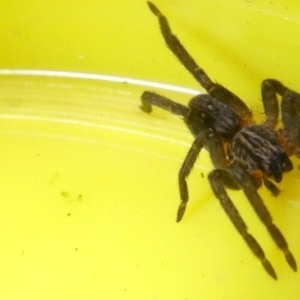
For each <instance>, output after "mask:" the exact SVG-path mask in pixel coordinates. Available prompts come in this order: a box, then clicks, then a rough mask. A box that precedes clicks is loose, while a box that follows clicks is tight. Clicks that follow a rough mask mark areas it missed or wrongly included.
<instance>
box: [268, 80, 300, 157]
mask: <svg viewBox="0 0 300 300" xmlns="http://www.w3.org/2000/svg"><path fill="white" fill-rule="evenodd" d="M276 94H278V95H280V96H281V97H282V100H281V117H282V123H283V128H284V129H280V130H278V131H277V132H278V135H279V138H280V141H281V144H282V146H283V147H284V148H285V150H286V152H287V153H288V155H289V156H291V155H296V156H297V157H300V151H299V147H300V118H299V112H300V94H298V93H296V92H294V91H292V90H290V89H289V88H287V87H286V86H284V85H283V84H282V83H281V82H280V81H278V80H275V79H266V80H264V81H263V83H262V99H263V104H264V110H265V113H266V117H267V120H266V122H265V123H266V124H268V125H269V126H271V127H272V128H275V126H276V124H277V119H278V116H279V105H278V99H277V95H276Z"/></svg>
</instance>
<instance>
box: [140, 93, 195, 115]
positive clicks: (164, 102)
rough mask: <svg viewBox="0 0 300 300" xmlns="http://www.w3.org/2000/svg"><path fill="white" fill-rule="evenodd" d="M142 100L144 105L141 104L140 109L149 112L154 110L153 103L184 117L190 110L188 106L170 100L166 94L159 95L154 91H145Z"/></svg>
mask: <svg viewBox="0 0 300 300" xmlns="http://www.w3.org/2000/svg"><path fill="white" fill-rule="evenodd" d="M141 100H142V105H141V106H140V109H141V110H142V111H143V112H145V113H148V114H149V113H151V111H152V105H155V106H157V107H160V108H162V109H165V110H168V111H170V112H171V113H172V114H175V115H179V116H182V117H185V116H186V115H187V114H188V113H189V111H190V109H189V108H188V107H187V106H185V105H183V104H180V103H177V102H175V101H173V100H170V99H168V98H166V97H164V96H161V95H158V94H156V93H154V92H149V91H145V92H144V93H143V94H142V96H141Z"/></svg>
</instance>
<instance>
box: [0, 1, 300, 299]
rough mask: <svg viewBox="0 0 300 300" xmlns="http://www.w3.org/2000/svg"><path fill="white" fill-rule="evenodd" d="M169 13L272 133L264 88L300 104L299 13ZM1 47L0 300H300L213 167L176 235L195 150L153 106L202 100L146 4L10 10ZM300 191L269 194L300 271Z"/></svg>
mask: <svg viewBox="0 0 300 300" xmlns="http://www.w3.org/2000/svg"><path fill="white" fill-rule="evenodd" d="M155 4H156V5H157V6H158V7H159V8H160V9H161V10H162V12H163V13H164V14H165V15H166V16H167V17H168V19H169V21H170V23H171V26H172V29H173V30H174V32H175V33H176V34H177V35H178V36H179V37H180V39H181V41H182V42H183V43H184V45H185V46H186V47H187V48H188V50H189V51H190V52H191V53H192V54H193V56H194V57H195V59H196V60H197V61H198V63H199V64H200V65H201V66H202V67H203V68H205V70H207V72H208V73H209V74H210V76H211V77H212V78H213V79H216V80H217V81H218V82H220V83H222V84H224V85H226V86H227V87H229V88H231V89H232V90H233V91H235V92H236V93H237V94H238V95H240V96H241V97H243V99H245V101H246V103H247V104H249V106H250V107H251V109H252V110H253V112H254V115H255V116H256V118H257V119H258V120H261V119H262V118H263V115H262V111H263V110H262V104H261V101H260V83H261V81H262V80H263V79H264V78H269V77H273V78H277V79H279V80H282V81H283V82H284V83H285V84H286V85H288V86H290V87H292V88H295V89H296V90H298V91H299V90H300V84H299V78H300V61H299V48H300V41H299V36H300V24H299V19H300V5H299V4H297V1H292V0H289V1H287V0H281V1H276V0H274V1H263V0H256V1H246V0H244V1H242V0H223V1H221V0H220V1H217V0H210V1H206V0H205V1H204V0H203V1H199V0H190V1H186V0H178V1H171V0H164V1H163V0H157V1H155ZM0 41H1V48H0V145H1V147H0V162H1V163H0V165H1V172H0V182H1V185H0V199H1V200H0V228H1V231H0V240H1V247H0V270H1V272H0V283H1V288H0V299H6V300H8V299H14V300H15V299H24V300H25V299H30V300H35V299H51V300H53V299H72V300H77V299H130V300H132V299H149V300H158V299H163V300H168V299H170V300H177V299H178V300H179V299H181V300H183V299H189V300H192V299H195V300H198V299H202V300H206V299H214V300H219V299H251V300H253V299H256V300H260V299H299V295H300V285H299V280H300V275H299V272H298V273H294V272H293V271H292V270H291V269H290V268H289V266H288V265H287V263H286V262H285V259H284V257H283V254H282V253H281V251H279V250H278V249H277V247H276V245H275V244H274V243H273V241H272V240H271V238H270V237H269V235H268V233H267V232H266V230H265V228H264V226H263V225H262V224H261V223H260V221H259V220H258V218H257V217H256V216H255V214H254V212H253V211H252V209H251V207H250V205H249V204H248V203H247V201H246V199H245V198H244V196H243V194H242V192H230V196H231V197H232V199H233V200H234V201H235V203H236V205H237V206H238V208H239V210H240V212H241V214H242V216H243V217H244V218H245V220H246V223H247V224H248V227H249V228H250V231H251V233H252V234H253V235H254V236H255V237H256V238H257V239H258V241H259V242H260V243H261V245H262V247H263V249H264V250H265V252H266V255H267V257H268V258H269V259H270V261H271V262H272V264H273V266H274V268H275V269H276V272H277V275H278V277H279V280H278V281H277V282H275V281H274V280H272V279H271V278H270V277H269V276H268V275H267V274H266V272H265V271H264V270H263V268H262V267H261V265H260V263H259V261H258V260H257V259H256V258H255V257H254V256H253V255H252V253H251V252H250V251H249V250H248V248H247V247H246V245H245V243H244V241H243V240H242V239H241V237H240V236H239V235H238V233H237V232H236V231H235V229H234V228H233V226H232V225H231V223H230V221H229V220H228V219H227V217H226V216H225V214H224V212H223V211H222V209H221V207H220V205H219V203H218V201H217V200H216V199H215V198H214V196H213V195H212V192H211V190H210V188H209V186H208V182H207V174H208V172H209V171H210V170H211V169H212V167H211V163H210V161H209V158H208V155H207V153H205V152H203V153H201V155H200V157H199V160H198V162H197V165H196V166H195V168H194V170H193V173H192V174H191V176H190V177H189V179H188V185H189V189H190V203H189V205H188V209H187V212H186V215H185V216H184V219H183V220H182V222H181V223H176V222H175V215H176V211H177V207H178V204H179V192H178V186H177V173H178V170H179V168H180V166H181V163H182V161H183V158H184V157H185V155H186V153H187V151H188V149H189V146H190V144H191V142H192V137H191V135H190V134H189V132H188V130H187V129H186V128H185V126H184V124H183V123H182V121H181V120H180V119H179V118H178V117H176V116H173V115H170V114H169V113H168V112H165V111H161V110H159V109H154V111H153V113H152V114H150V115H146V114H143V113H142V112H141V111H140V110H139V108H138V106H139V101H140V100H139V97H140V94H141V93H142V92H143V91H144V90H146V89H150V90H155V91H157V92H160V93H162V94H164V95H166V96H168V97H170V98H172V99H174V100H176V101H180V102H182V103H187V101H188V99H189V98H190V97H191V95H189V94H188V93H182V92H178V91H177V92H176V91H171V90H168V89H166V88H159V87H155V86H154V85H153V84H151V82H159V83H166V84H172V85H174V86H182V87H187V88H191V89H194V90H195V89H199V90H200V87H199V86H198V84H197V83H196V82H195V81H194V80H193V78H191V76H190V74H188V73H187V72H186V71H185V70H184V69H183V67H182V66H181V65H180V64H179V63H178V61H177V60H176V59H175V58H174V57H173V55H172V54H171V53H170V51H169V50H168V49H167V48H166V47H165V44H164V42H163V40H162V37H161V35H160V33H159V29H158V23H157V20H156V18H155V17H154V16H153V14H151V12H150V11H149V9H148V7H147V5H146V1H141V0H139V1H137V0H126V1H123V0H122V1H121V0H111V1H101V0H100V1H99V0H97V1H96V0H90V1H73V2H72V1H71V2H70V1H65V0H60V1H54V0H50V1H40V0H31V1H29V0H25V1H2V3H1V9H0ZM37 71H41V72H37ZM58 71H60V72H65V73H59V72H58ZM90 74H98V75H99V74H100V75H110V76H115V77H114V79H116V78H117V77H118V78H119V79H118V80H119V81H118V80H117V79H116V80H117V81H115V82H113V81H112V78H105V79H106V80H103V79H104V77H101V76H94V77H93V76H91V75H90ZM120 77H121V78H120ZM131 79H139V80H145V81H146V82H144V83H143V82H137V83H139V84H137V83H136V82H135V81H132V80H131ZM147 83H148V84H149V85H150V86H151V87H149V86H147ZM294 162H295V166H298V165H299V161H297V160H296V159H295V160H294ZM201 173H203V174H204V178H202V177H201ZM299 175H300V174H299V170H297V168H295V170H294V171H293V172H291V173H290V174H287V175H286V176H284V180H283V182H282V183H281V184H280V188H281V189H282V190H283V192H282V194H281V195H280V196H279V197H278V198H277V199H275V198H272V197H270V195H269V193H268V191H266V189H265V188H262V189H261V190H260V193H261V195H262V197H263V199H264V200H265V203H266V205H267V206H268V208H269V209H270V211H271V213H272V215H273V218H274V220H275V223H276V224H277V225H278V227H279V228H280V229H281V230H282V232H283V233H284V235H285V237H286V238H287V240H288V242H289V245H290V248H291V251H292V252H293V254H294V255H295V258H296V260H297V262H298V264H300V239H299V232H300V202H299V191H300V186H299Z"/></svg>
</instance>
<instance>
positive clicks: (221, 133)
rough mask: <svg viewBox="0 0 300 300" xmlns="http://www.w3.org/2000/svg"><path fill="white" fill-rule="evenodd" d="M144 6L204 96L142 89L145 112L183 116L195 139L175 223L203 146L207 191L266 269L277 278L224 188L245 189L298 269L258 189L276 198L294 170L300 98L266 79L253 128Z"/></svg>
mask: <svg viewBox="0 0 300 300" xmlns="http://www.w3.org/2000/svg"><path fill="white" fill-rule="evenodd" d="M148 6H149V8H150V10H151V11H152V12H153V13H154V15H156V16H157V18H158V20H159V24H160V29H161V33H162V35H163V38H164V40H165V42H166V44H167V46H168V48H169V49H170V50H171V51H172V52H173V53H174V54H175V56H176V57H177V58H178V59H179V61H180V62H181V63H182V64H183V65H184V67H185V68H186V69H187V70H188V71H189V72H190V73H191V74H192V75H193V76H194V78H195V79H196V80H197V81H198V82H199V83H200V84H201V86H202V87H203V88H205V89H206V91H207V93H208V94H200V95H198V96H195V97H194V98H192V99H191V100H190V102H189V104H188V106H185V105H182V104H180V103H177V102H174V101H172V100H170V99H168V98H166V97H164V96H161V95H158V94H156V93H154V92H149V91H145V92H144V93H143V95H142V97H141V99H142V105H141V109H142V110H143V111H144V112H146V113H150V112H151V110H152V105H155V106H158V107H160V108H163V109H166V110H168V111H170V112H171V113H173V114H176V115H179V116H182V117H183V120H184V122H185V123H186V125H187V126H188V128H189V129H190V131H191V133H192V134H193V136H194V138H195V140H194V142H193V144H192V146H191V148H190V150H189V152H188V154H187V156H186V158H185V160H184V162H183V165H182V167H181V169H180V171H179V191H180V198H181V203H180V206H179V209H178V212H177V221H180V220H181V219H182V217H183V215H184V212H185V209H186V205H187V202H188V188H187V183H186V178H187V177H188V175H189V173H190V172H191V169H192V167H193V165H194V164H195V161H196V159H197V157H198V155H199V153H200V151H201V149H202V148H204V147H205V148H206V149H207V150H208V152H209V154H210V157H211V160H212V163H213V165H214V167H215V169H214V170H213V171H211V172H210V173H209V175H208V179H209V182H210V185H211V188H212V190H213V192H214V194H215V196H216V198H217V199H218V200H219V201H220V204H221V205H222V207H223V209H224V210H225V212H226V214H227V215H228V217H229V218H230V220H231V221H232V223H233V225H234V226H235V228H236V229H237V230H238V232H239V233H240V234H241V236H242V237H243V239H244V240H245V242H246V243H247V245H248V246H249V248H250V249H251V251H252V252H253V253H254V255H256V256H257V258H258V259H259V260H260V261H261V263H262V265H263V267H264V268H265V270H266V271H267V272H268V273H269V275H271V276H272V277H273V278H274V279H277V276H276V273H275V270H274V269H273V267H272V265H271V263H270V262H269V261H268V259H267V258H266V256H265V254H264V252H263V250H262V248H261V247H260V245H259V244H258V242H257V241H256V239H255V238H254V237H253V236H252V235H250V234H249V233H248V230H247V226H246V224H245V222H244V221H243V219H242V218H241V216H240V214H239V212H238V210H237V209H236V207H235V206H234V204H233V202H232V201H231V199H230V198H229V197H228V195H227V192H226V190H225V188H230V189H242V190H243V191H244V193H245V195H246V197H247V198H248V200H249V202H250V203H251V205H252V207H253V209H254V210H255V212H256V213H257V215H258V217H259V218H260V220H261V221H262V223H263V224H264V225H265V226H266V228H267V230H268V231H269V233H270V235H271V237H272V238H273V240H274V241H275V243H276V244H277V246H278V247H279V248H280V249H281V250H282V251H283V253H284V255H285V257H286V260H287V262H288V264H289V265H290V266H291V268H292V269H293V270H294V271H297V264H296V261H295V259H294V257H293V255H292V253H291V252H290V250H289V248H288V244H287V242H286V240H285V238H284V236H283V235H282V233H281V232H280V230H279V229H278V228H277V227H276V225H274V223H273V220H272V217H271V215H270V213H269V212H268V210H267V208H266V206H265V205H264V203H263V200H262V199H261V197H260V196H259V194H258V192H257V189H258V188H259V187H260V186H261V185H262V183H263V184H264V185H265V186H266V187H267V189H269V190H270V192H271V193H272V195H274V196H277V195H279V193H280V190H279V188H278V187H277V186H276V184H275V183H273V181H275V182H281V180H282V176H283V173H284V172H288V171H291V170H292V169H293V164H292V162H291V160H290V159H289V156H291V155H296V156H298V157H300V151H299V146H300V120H299V116H298V112H299V110H300V95H299V94H298V93H296V92H294V91H291V90H289V89H288V88H287V87H285V86H284V85H283V84H281V83H280V82H279V81H277V80H274V79H267V80H264V81H263V83H262V100H263V104H264V110H265V114H266V121H265V122H264V123H263V124H254V122H253V120H252V113H251V111H250V110H249V108H248V107H247V105H246V104H245V103H244V102H243V101H242V100H241V99H240V98H239V97H237V96H236V95H234V94H233V93H232V92H230V91H229V90H227V89H226V88H224V87H223V86H221V85H219V84H217V83H214V82H212V81H211V79H210V78H209V77H208V75H207V74H206V73H205V71H204V70H203V69H202V68H200V67H199V66H198V65H197V64H196V62H195V61H194V59H193V58H192V57H191V56H190V54H189V53H188V52H187V51H186V49H185V48H184V47H183V45H182V44H181V43H180V41H179V39H178V38H177V37H176V36H175V35H174V34H173V33H172V31H171V29H170V27H169V24H168V21H167V19H166V17H165V16H164V15H163V14H162V13H161V12H160V11H159V10H158V8H157V7H156V6H155V5H154V4H153V3H151V2H148ZM277 94H278V95H280V96H281V97H282V100H281V119H282V124H283V128H281V129H278V130H276V129H275V127H276V125H277V122H278V118H279V104H278V99H277Z"/></svg>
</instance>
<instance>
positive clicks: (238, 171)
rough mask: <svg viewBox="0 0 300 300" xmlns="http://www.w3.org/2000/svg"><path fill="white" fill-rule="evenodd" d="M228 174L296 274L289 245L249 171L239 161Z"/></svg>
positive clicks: (294, 262) (230, 168) (235, 162)
mask: <svg viewBox="0 0 300 300" xmlns="http://www.w3.org/2000/svg"><path fill="white" fill-rule="evenodd" d="M227 170H228V172H229V173H230V175H231V176H232V177H233V179H234V180H235V181H236V182H237V184H238V185H239V186H240V187H241V188H242V189H243V191H244V193H245V195H246V197H247V199H248V200H249V202H250V204H251V205H252V207H253V209H254V210H255V212H256V214H257V215H258V217H259V218H260V220H261V221H262V223H263V224H264V225H265V226H266V228H267V230H268V232H269V233H270V235H271V237H272V238H273V240H274V242H275V243H276V245H277V246H278V247H279V248H280V249H281V250H282V252H283V253H284V255H285V258H286V261H287V262H288V264H289V265H290V267H291V268H292V269H293V270H294V271H295V272H296V271H297V264H296V261H295V259H294V256H293V255H292V253H291V252H290V250H289V248H288V244H287V242H286V240H285V238H284V236H283V234H282V233H281V231H280V230H279V229H278V228H277V227H276V226H275V225H274V224H273V220H272V217H271V214H270V213H269V211H268V209H267V207H266V206H265V205H264V202H263V200H262V198H261V197H260V196H259V194H258V193H257V188H256V186H255V185H254V184H253V179H252V177H251V176H250V174H249V173H248V172H247V170H246V169H245V168H244V167H243V166H242V164H241V163H239V162H238V161H233V162H232V163H231V164H229V165H228V167H227Z"/></svg>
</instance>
